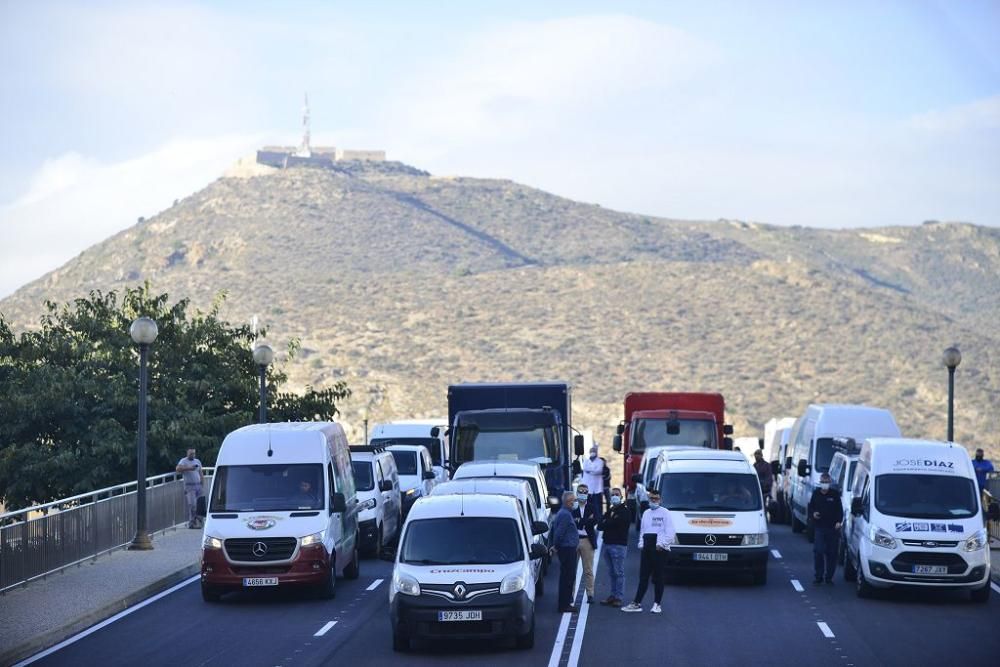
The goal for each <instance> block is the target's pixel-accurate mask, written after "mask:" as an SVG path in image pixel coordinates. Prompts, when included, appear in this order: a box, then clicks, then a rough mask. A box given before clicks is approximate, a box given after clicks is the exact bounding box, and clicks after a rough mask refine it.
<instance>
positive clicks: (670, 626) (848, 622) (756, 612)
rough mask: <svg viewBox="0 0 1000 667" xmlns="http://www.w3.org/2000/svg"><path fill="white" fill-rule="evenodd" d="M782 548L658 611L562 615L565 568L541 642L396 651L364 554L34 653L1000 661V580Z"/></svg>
mask: <svg viewBox="0 0 1000 667" xmlns="http://www.w3.org/2000/svg"><path fill="white" fill-rule="evenodd" d="M771 548H772V550H773V551H772V554H777V555H780V558H779V557H777V556H775V557H773V558H772V560H771V562H770V568H769V578H768V583H767V584H766V585H765V586H753V585H751V584H750V582H749V581H744V580H741V579H740V578H738V577H737V578H724V579H721V580H720V579H717V578H712V579H708V578H705V577H699V578H696V579H693V580H690V581H687V582H685V583H683V584H680V585H672V586H668V587H667V591H666V594H665V596H664V605H663V606H664V613H663V614H662V615H660V616H655V615H653V614H650V613H648V612H644V613H642V614H624V613H622V612H620V611H618V610H616V609H611V608H606V607H602V606H599V605H594V606H589V607H588V608H587V609H586V614H584V612H583V611H582V610H581V612H578V614H575V615H573V616H572V617H571V616H570V615H568V614H567V615H561V614H557V613H556V612H555V605H556V600H555V582H556V578H557V576H558V572H557V568H555V567H554V568H552V570H551V571H550V572H549V575H548V579H547V581H546V588H547V593H546V595H545V597H543V598H542V599H541V601H540V604H539V607H538V616H537V629H536V643H535V648H534V649H533V650H531V651H518V650H516V649H514V648H512V647H503V646H500V647H497V646H490V645H488V644H478V643H450V644H448V645H444V646H420V647H418V649H417V650H416V651H414V652H411V653H409V654H396V653H393V651H392V647H391V642H390V627H389V618H388V597H387V596H388V593H387V590H386V586H387V583H388V579H389V577H390V574H391V569H392V564H391V563H388V562H384V561H377V560H367V561H364V562H363V564H362V572H361V578H360V579H359V580H357V581H342V580H341V581H338V587H337V595H336V598H335V599H333V600H309V599H302V598H301V597H298V596H294V595H289V594H285V593H282V592H277V591H275V592H269V593H265V594H253V595H251V594H245V593H237V594H233V595H230V596H228V597H227V598H226V599H225V600H224V602H223V603H221V604H206V603H204V602H202V600H201V594H200V591H199V588H198V585H197V583H191V584H189V585H186V586H181V587H179V588H178V590H176V591H175V592H173V593H170V594H169V595H165V596H163V597H162V598H161V599H158V600H156V601H155V602H152V603H151V604H148V605H146V606H145V607H143V608H141V609H138V610H136V611H135V612H133V613H130V614H127V615H125V616H123V617H122V618H120V619H119V620H117V621H115V622H113V623H111V624H109V625H107V626H106V627H103V628H101V629H99V630H97V631H96V632H93V633H91V634H89V635H88V636H86V637H83V638H82V639H79V640H78V641H75V642H73V643H71V644H69V645H68V646H65V647H64V648H62V649H60V650H58V651H55V652H54V653H51V654H49V655H46V656H44V657H41V658H40V659H39V660H37V661H36V662H34V663H33V664H35V665H39V666H41V665H46V666H55V665H72V666H74V667H75V666H78V665H92V664H99V665H143V667H155V666H158V665H169V666H170V667H176V665H185V666H188V665H234V664H239V665H253V666H255V665H261V666H265V667H271V666H277V665H282V666H284V665H288V666H295V667H298V666H300V665H301V666H309V665H333V664H356V663H357V664H364V665H442V664H450V665H456V666H459V665H460V666H463V667H464V666H465V665H501V664H505V663H511V662H512V661H516V662H517V663H518V664H519V665H523V666H527V665H553V666H555V665H565V664H579V665H620V664H626V665H627V664H667V663H669V664H671V665H713V666H715V665H756V664H761V665H763V664H766V665H844V666H845V667H852V666H860V665H925V664H947V663H948V662H960V663H961V664H963V665H995V664H1000V633H998V632H997V630H996V629H997V628H998V627H1000V593H996V591H994V593H995V594H994V596H993V597H992V599H991V600H990V601H989V602H988V603H987V604H985V605H983V604H972V603H970V602H968V596H967V595H966V594H962V593H957V592H946V593H944V594H940V593H927V592H923V591H916V592H914V591H901V592H890V593H888V594H883V595H882V596H881V597H880V598H879V599H875V600H860V599H857V598H856V597H855V594H854V590H853V587H852V586H851V585H849V584H847V583H846V582H844V581H843V578H842V577H841V573H840V572H839V571H838V574H837V579H836V583H835V584H834V585H832V586H827V585H821V586H814V585H813V584H812V583H811V582H812V553H811V551H810V548H811V547H810V545H809V544H808V543H807V542H806V541H805V539H804V538H803V537H802V536H800V535H793V534H792V533H791V532H790V531H789V529H788V527H787V526H773V527H772V530H771ZM637 571H638V557H637V554H636V553H635V551H634V550H632V549H630V552H629V559H628V563H627V569H626V591H627V594H630V591H634V584H635V578H636V575H637ZM606 576H607V575H606V569H605V567H604V565H603V564H601V566H600V567H599V569H598V573H597V597H598V599H601V598H602V597H605V596H606V595H607V592H608V583H607V579H606ZM799 588H801V589H802V590H801V591H800V590H798V589H799ZM651 595H652V591H650V593H648V594H647V601H646V607H647V609H648V606H649V601H650V599H651V597H649V596H651ZM331 623H333V625H331ZM561 629H562V632H560V630H561ZM557 640H558V644H557ZM574 640H575V641H574ZM576 660H578V662H576V663H574V661H576Z"/></svg>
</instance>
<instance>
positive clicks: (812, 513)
mask: <svg viewBox="0 0 1000 667" xmlns="http://www.w3.org/2000/svg"><path fill="white" fill-rule="evenodd" d="M809 519H810V521H811V522H812V526H813V535H814V536H815V540H814V542H813V559H814V561H815V568H816V579H815V580H814V583H817V584H821V583H823V581H824V580H825V581H826V583H828V584H832V583H833V573H834V572H836V571H837V549H838V547H839V546H840V524H841V523H842V522H843V521H844V506H843V505H842V504H841V502H840V492H839V491H835V490H833V489H831V488H830V476H829V475H828V474H826V473H823V474H822V475H821V476H820V478H819V488H818V489H816V490H815V491H813V494H812V498H810V499H809Z"/></svg>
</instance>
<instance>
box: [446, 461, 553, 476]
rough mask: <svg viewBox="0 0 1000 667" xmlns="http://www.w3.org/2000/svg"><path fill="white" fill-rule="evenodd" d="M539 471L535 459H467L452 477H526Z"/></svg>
mask: <svg viewBox="0 0 1000 667" xmlns="http://www.w3.org/2000/svg"><path fill="white" fill-rule="evenodd" d="M537 472H538V464H537V463H536V462H534V461H507V460H500V461H466V462H465V463H463V464H462V465H460V466H458V470H456V471H455V474H454V475H452V479H462V478H463V477H489V476H490V475H492V476H494V477H509V476H514V477H524V476H526V475H534V474H536V473H537Z"/></svg>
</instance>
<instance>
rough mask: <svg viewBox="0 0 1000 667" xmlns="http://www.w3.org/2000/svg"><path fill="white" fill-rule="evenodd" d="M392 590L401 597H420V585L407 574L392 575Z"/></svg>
mask: <svg viewBox="0 0 1000 667" xmlns="http://www.w3.org/2000/svg"><path fill="white" fill-rule="evenodd" d="M392 590H393V591H395V592H397V593H402V594H403V595H420V583H419V582H417V580H416V579H414V578H413V577H411V576H410V575H408V574H394V575H392Z"/></svg>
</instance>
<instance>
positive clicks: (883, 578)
mask: <svg viewBox="0 0 1000 667" xmlns="http://www.w3.org/2000/svg"><path fill="white" fill-rule="evenodd" d="M987 517H988V518H990V519H997V518H1000V507H998V506H997V505H996V503H993V504H992V505H991V506H990V507H989V508H988V510H987ZM848 522H849V526H848V542H847V561H846V563H845V564H844V578H845V579H846V580H848V581H854V582H855V583H856V587H857V594H858V597H871V596H872V594H873V593H874V592H875V589H877V588H889V587H892V586H922V587H928V588H959V589H966V590H968V591H969V592H970V594H971V596H972V599H973V601H975V602H986V601H987V600H988V599H989V597H990V545H989V536H988V535H987V533H986V528H985V527H984V523H983V511H982V506H981V500H980V496H979V493H978V491H977V486H976V475H975V471H974V470H973V468H972V461H971V460H970V459H969V453H968V451H966V449H965V448H964V447H962V446H961V445H957V444H955V443H951V442H935V441H930V440H911V439H904V438H871V439H869V440H866V441H865V443H864V444H863V445H862V447H861V456H860V457H859V459H858V470H857V473H856V475H855V480H854V492H853V494H852V498H851V515H850V517H849V518H848Z"/></svg>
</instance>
